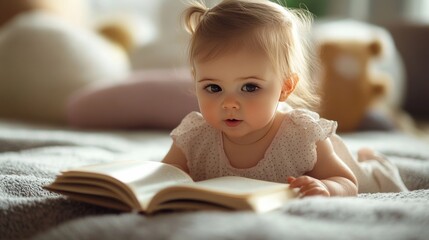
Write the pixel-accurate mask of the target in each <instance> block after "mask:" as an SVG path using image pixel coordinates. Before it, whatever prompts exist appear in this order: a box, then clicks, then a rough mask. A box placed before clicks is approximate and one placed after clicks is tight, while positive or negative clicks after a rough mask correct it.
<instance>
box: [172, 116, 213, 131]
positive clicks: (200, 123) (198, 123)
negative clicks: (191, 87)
mask: <svg viewBox="0 0 429 240" xmlns="http://www.w3.org/2000/svg"><path fill="white" fill-rule="evenodd" d="M210 130H211V127H210V125H209V124H208V123H207V122H206V121H205V120H204V118H203V116H202V115H201V113H199V112H191V113H189V114H188V115H186V117H185V118H183V120H182V122H181V123H180V124H179V126H177V127H176V128H175V129H174V130H173V131H172V132H171V134H170V135H171V136H173V137H175V136H181V135H185V134H189V133H192V134H193V135H194V134H199V133H202V132H207V131H210Z"/></svg>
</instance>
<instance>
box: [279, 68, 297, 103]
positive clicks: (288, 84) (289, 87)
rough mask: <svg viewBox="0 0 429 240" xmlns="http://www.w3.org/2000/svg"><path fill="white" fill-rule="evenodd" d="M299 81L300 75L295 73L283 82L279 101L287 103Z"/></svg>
mask: <svg viewBox="0 0 429 240" xmlns="http://www.w3.org/2000/svg"><path fill="white" fill-rule="evenodd" d="M298 81H299V78H298V75H297V74H296V73H293V74H291V75H290V77H288V78H287V79H286V80H285V81H284V82H283V87H282V92H281V94H280V98H279V101H281V102H284V101H286V99H287V98H288V97H289V95H290V94H291V93H292V92H293V91H294V90H295V87H296V85H297V84H298Z"/></svg>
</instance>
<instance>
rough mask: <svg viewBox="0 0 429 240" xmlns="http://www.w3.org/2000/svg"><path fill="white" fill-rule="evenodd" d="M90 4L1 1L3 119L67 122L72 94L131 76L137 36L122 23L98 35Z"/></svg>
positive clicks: (48, 0) (0, 108) (0, 98)
mask: <svg viewBox="0 0 429 240" xmlns="http://www.w3.org/2000/svg"><path fill="white" fill-rule="evenodd" d="M87 4H88V2H87V1H85V0H61V1H58V0H14V1H9V0H0V117H1V118H13V119H21V120H26V121H39V122H45V123H65V105H66V102H67V99H68V97H69V96H70V95H71V94H72V93H74V92H75V91H76V90H78V89H80V88H82V87H84V86H86V85H88V84H92V83H94V82H106V83H107V82H112V81H117V80H118V79H122V78H123V77H125V76H127V75H128V74H129V72H130V68H131V67H130V62H129V56H128V55H127V50H129V48H130V46H131V45H132V44H131V37H132V35H127V34H128V33H129V32H127V28H126V26H125V25H121V24H116V25H112V24H110V25H109V24H107V25H103V27H102V29H99V30H100V32H102V34H100V33H99V32H97V30H95V29H94V28H93V27H92V25H91V21H92V19H90V18H89V14H88V9H89V7H88V5H87ZM106 36H107V37H106Z"/></svg>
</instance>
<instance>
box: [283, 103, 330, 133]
mask: <svg viewBox="0 0 429 240" xmlns="http://www.w3.org/2000/svg"><path fill="white" fill-rule="evenodd" d="M285 114H286V117H285V119H289V122H291V123H292V124H293V126H294V127H295V128H296V129H297V130H303V131H305V132H307V133H308V134H311V135H318V136H320V137H321V138H322V139H324V138H326V137H329V136H330V135H332V134H334V133H335V131H336V129H337V122H335V121H332V120H328V119H325V118H321V117H320V116H319V114H318V113H316V112H314V111H310V110H307V109H293V110H290V111H288V112H286V113H285Z"/></svg>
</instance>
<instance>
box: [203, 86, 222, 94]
mask: <svg viewBox="0 0 429 240" xmlns="http://www.w3.org/2000/svg"><path fill="white" fill-rule="evenodd" d="M204 89H206V90H207V91H208V92H210V93H217V92H220V91H222V88H221V87H220V86H219V85H216V84H209V85H207V86H206V87H205V88H204Z"/></svg>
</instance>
